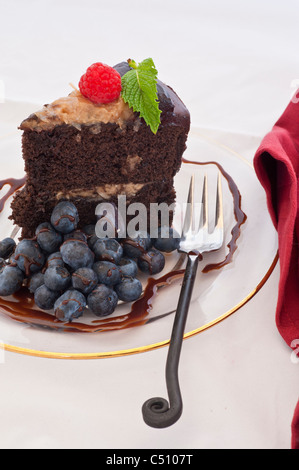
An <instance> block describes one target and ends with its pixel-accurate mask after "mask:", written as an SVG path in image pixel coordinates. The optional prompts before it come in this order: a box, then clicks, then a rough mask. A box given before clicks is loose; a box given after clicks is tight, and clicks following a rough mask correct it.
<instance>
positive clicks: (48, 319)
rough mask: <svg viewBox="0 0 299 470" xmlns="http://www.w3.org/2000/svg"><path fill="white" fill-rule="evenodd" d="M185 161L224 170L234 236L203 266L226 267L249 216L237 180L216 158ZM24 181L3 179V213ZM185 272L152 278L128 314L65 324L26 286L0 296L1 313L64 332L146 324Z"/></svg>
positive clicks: (0, 207) (0, 183) (206, 269)
mask: <svg viewBox="0 0 299 470" xmlns="http://www.w3.org/2000/svg"><path fill="white" fill-rule="evenodd" d="M183 162H184V163H186V164H195V165H216V166H217V168H218V169H219V170H220V172H221V173H222V175H223V177H224V178H225V179H226V180H227V183H228V187H229V190H230V192H231V194H232V197H233V203H234V216H235V220H236V224H235V225H234V227H233V228H232V231H231V235H232V238H231V240H230V241H229V243H228V245H227V247H228V248H229V252H228V254H227V255H226V257H225V259H224V260H222V261H221V262H219V263H215V264H209V265H206V266H205V267H204V268H203V270H202V272H203V273H208V272H210V271H212V270H215V269H220V268H222V267H223V266H225V265H227V264H229V263H231V262H232V259H233V255H234V253H235V251H236V249H237V240H238V238H239V236H240V233H241V226H242V224H244V222H245V221H246V218H247V217H246V214H245V213H244V212H243V211H242V209H241V194H240V192H239V190H238V187H237V185H236V183H235V182H234V180H233V178H232V177H231V176H230V175H229V174H228V173H227V172H226V171H225V170H224V168H223V167H222V166H221V165H220V164H219V163H217V162H214V161H210V162H193V161H189V160H185V159H183ZM25 180H26V178H22V179H19V180H17V179H14V178H9V179H6V180H3V181H0V189H2V188H3V186H4V185H5V184H8V185H10V189H9V191H8V192H7V193H6V194H5V196H3V197H2V198H1V199H0V213H1V211H2V210H3V208H4V205H5V202H6V201H7V199H8V198H9V197H10V196H11V195H12V194H13V193H14V192H15V191H17V190H18V189H20V188H21V187H22V186H23V185H24V183H25ZM184 273H185V270H184V269H178V270H173V271H171V272H169V273H167V274H165V275H164V276H162V277H160V278H158V279H154V278H149V279H148V281H147V285H146V287H145V290H144V293H143V296H142V297H141V298H140V299H138V300H137V301H136V302H134V303H133V304H132V306H131V310H130V312H128V313H127V314H125V315H118V316H111V317H108V318H101V319H94V320H92V321H91V322H90V323H89V324H88V323H87V322H86V323H82V322H80V321H78V320H76V321H74V322H72V323H64V322H62V321H60V320H58V319H57V318H56V317H55V316H54V315H53V314H51V313H47V312H45V311H42V310H40V309H39V308H38V307H37V306H36V305H35V303H34V297H33V295H32V294H30V292H29V291H28V289H27V288H26V287H22V288H21V289H20V290H19V291H18V292H17V293H15V294H14V295H13V296H11V297H10V298H5V297H4V298H3V297H0V312H1V313H3V314H5V315H6V316H8V317H10V318H11V319H13V320H16V321H19V322H22V323H27V324H29V325H37V326H40V327H48V328H51V329H56V330H62V331H71V332H80V333H95V332H103V331H111V330H119V329H125V328H131V327H135V326H140V325H144V324H146V323H147V322H149V321H151V320H152V319H149V318H148V315H149V313H150V311H151V310H152V308H153V301H154V299H155V297H156V295H157V291H158V290H159V289H160V288H162V287H165V286H167V285H170V284H171V283H172V282H174V281H176V280H179V279H182V278H183V276H184ZM169 313H172V312H169ZM165 315H167V314H164V315H162V316H165Z"/></svg>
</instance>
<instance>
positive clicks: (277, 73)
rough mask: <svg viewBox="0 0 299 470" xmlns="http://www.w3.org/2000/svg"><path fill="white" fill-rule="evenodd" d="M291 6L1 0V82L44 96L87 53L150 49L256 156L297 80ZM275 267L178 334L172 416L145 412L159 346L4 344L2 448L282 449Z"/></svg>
mask: <svg viewBox="0 0 299 470" xmlns="http://www.w3.org/2000/svg"><path fill="white" fill-rule="evenodd" d="M298 14H299V4H298V2H297V1H296V0H294V1H292V0H286V1H284V2H281V1H277V0H271V1H270V0H263V1H261V0H259V1H258V0H251V1H250V2H249V1H248V2H239V1H237V0H227V1H225V2H222V1H221V0H210V1H209V2H206V1H204V0H185V1H183V2H182V1H179V0H171V1H170V0H151V1H145V0H127V1H126V2H124V1H121V0H114V1H113V2H107V1H105V2H104V1H102V0H98V1H96V0H85V2H82V1H79V0H72V1H67V0H59V1H58V0H51V1H50V0H39V1H36V0H27V1H26V2H24V1H21V0H11V1H9V2H8V1H5V0H0V15H1V28H0V57H1V61H0V81H1V80H2V84H3V83H4V85H5V98H6V100H13V101H24V102H33V103H37V104H41V103H45V102H50V101H52V100H54V99H56V98H57V97H59V96H64V95H66V94H67V93H68V92H69V90H70V87H69V83H70V82H72V83H74V84H77V82H78V79H79V78H80V75H81V74H82V72H84V70H85V69H86V68H87V67H88V66H89V65H90V64H91V63H93V62H96V61H103V62H106V63H108V64H110V65H113V64H115V63H117V62H120V61H122V60H126V59H127V58H129V57H130V58H134V59H135V60H137V61H140V60H142V59H144V58H146V57H153V58H154V60H155V63H156V66H157V68H158V70H159V77H160V78H161V79H162V80H163V81H165V82H166V83H169V84H170V85H171V86H172V87H173V88H174V89H175V90H176V91H177V92H178V94H179V95H180V96H181V97H182V98H183V100H184V102H185V103H186V105H187V107H188V108H189V110H190V112H191V116H192V124H193V125H196V126H199V127H201V128H208V129H210V130H211V129H212V130H213V129H215V131H217V132H219V131H220V132H221V133H222V135H223V136H224V140H225V138H227V139H229V140H230V142H232V141H233V143H234V146H235V148H237V150H238V151H239V152H241V153H244V154H246V155H247V156H248V155H251V156H253V154H254V151H255V149H256V147H257V145H258V143H259V142H260V140H261V138H262V137H263V135H264V134H265V133H266V132H268V130H270V128H271V127H272V125H273V124H274V122H275V121H276V119H277V118H278V117H279V116H280V114H281V113H282V112H283V110H284V108H285V107H286V105H287V103H288V101H289V99H290V96H291V93H292V92H293V91H294V89H295V88H294V87H295V85H296V84H297V85H298V80H297V78H298V76H299V75H298V66H297V63H298V60H297V57H298V39H299V30H298V21H297V19H298ZM0 106H1V104H0ZM0 159H1V167H2V166H3V165H5V159H4V158H3V156H2V155H1V156H0ZM278 280H279V267H278V266H277V267H276V268H275V271H274V273H273V275H272V276H271V277H270V279H269V280H268V282H267V283H266V284H265V286H264V287H263V288H262V290H261V291H260V292H259V293H258V294H257V295H256V296H255V297H254V298H253V299H252V300H251V301H250V302H249V303H248V304H247V305H245V306H244V307H243V308H242V309H241V310H239V311H238V312H237V313H236V314H234V315H232V316H231V317H229V318H228V319H227V320H225V321H224V322H222V323H220V324H218V325H217V326H215V327H213V328H211V329H209V330H207V331H205V332H203V333H201V334H200V335H197V336H195V337H192V338H190V339H188V340H187V341H185V342H184V345H183V351H182V357H181V362H180V378H181V387H182V394H183V398H184V413H183V416H182V418H181V419H180V421H179V422H178V423H177V424H175V425H174V426H172V427H170V428H168V429H163V430H155V429H152V428H149V427H147V426H146V425H145V424H144V422H143V420H142V416H141V412H140V408H141V406H142V404H143V402H144V400H145V399H147V398H149V397H150V396H155V395H157V394H161V395H162V396H163V393H164V394H165V393H166V391H165V382H164V364H165V359H166V354H167V349H166V348H162V349H159V350H156V351H154V352H148V353H144V354H138V355H134V356H128V357H122V358H113V359H106V360H104V359H100V360H94V361H64V360H51V359H43V358H35V357H29V356H22V355H18V354H15V353H9V352H7V351H5V352H4V357H2V359H3V360H2V361H1V364H0V380H1V394H0V397H1V400H0V415H1V430H0V447H1V448H3V449H5V448H11V449H15V448H99V449H101V448H102V449H117V448H122V449H141V448H148V449H167V448H168V449H179V448H185V449H204V448H209V449H216V448H235V449H237V448H267V449H274V448H275V449H277V448H286V449H288V448H290V440H291V429H290V424H291V419H292V416H293V412H294V408H295V405H296V403H297V399H298V389H299V374H298V367H299V365H298V364H294V363H293V362H292V361H291V351H290V350H289V348H288V347H287V346H286V345H285V344H284V342H283V340H282V339H281V337H280V336H279V334H278V332H277V329H276V326H275V306H276V298H277V288H278Z"/></svg>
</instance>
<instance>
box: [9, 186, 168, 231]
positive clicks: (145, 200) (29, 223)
mask: <svg viewBox="0 0 299 470" xmlns="http://www.w3.org/2000/svg"><path fill="white" fill-rule="evenodd" d="M118 194H119V193H117V194H115V195H113V196H110V197H109V199H104V198H103V197H101V196H99V195H98V196H95V195H94V196H88V197H86V196H85V197H83V196H75V195H73V196H70V197H68V198H67V199H68V200H70V201H72V202H73V203H74V204H75V205H76V207H77V209H78V212H79V218H80V221H79V228H82V227H83V226H84V225H87V224H91V223H96V221H97V218H96V215H95V210H96V207H97V205H98V204H99V203H101V202H106V201H109V202H111V203H114V204H116V205H117V202H118V199H117V196H118ZM64 199H66V198H63V197H62V198H59V195H58V198H57V194H56V192H55V191H54V192H53V191H52V192H48V191H39V192H36V191H35V190H34V187H33V186H30V185H26V186H25V187H24V189H22V190H21V191H19V192H18V193H17V194H16V196H15V198H14V200H13V202H12V219H13V220H14V221H15V223H16V224H17V225H19V226H20V227H22V237H23V238H31V237H33V236H34V233H35V229H36V227H37V225H38V224H40V223H41V222H47V221H49V220H50V217H51V213H52V211H53V208H54V207H55V205H56V204H57V202H59V201H60V200H64ZM126 202H127V205H129V204H131V203H135V202H139V203H142V204H144V205H145V207H146V208H147V213H148V214H147V215H148V217H147V223H148V224H149V223H150V203H157V204H160V203H162V202H164V203H166V204H168V205H171V204H173V203H174V202H175V190H174V188H173V180H172V179H170V180H167V181H164V182H157V183H151V184H146V185H144V186H143V187H142V188H141V189H140V190H139V191H138V192H137V193H136V194H134V195H131V196H126ZM136 215H137V214H136ZM132 217H134V215H132V216H128V217H127V221H129V220H130V219H131V218H132ZM171 219H172V211H171V212H170V222H171Z"/></svg>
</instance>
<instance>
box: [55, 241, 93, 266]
mask: <svg viewBox="0 0 299 470" xmlns="http://www.w3.org/2000/svg"><path fill="white" fill-rule="evenodd" d="M60 253H61V256H62V259H63V261H64V262H65V263H66V264H67V265H68V266H70V267H71V268H72V269H74V270H76V269H79V268H91V267H92V265H93V262H94V254H93V252H92V251H91V250H90V248H89V247H88V245H87V243H85V242H83V241H82V240H66V241H65V242H64V243H63V244H62V245H61V247H60Z"/></svg>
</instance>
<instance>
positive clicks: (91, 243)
mask: <svg viewBox="0 0 299 470" xmlns="http://www.w3.org/2000/svg"><path fill="white" fill-rule="evenodd" d="M98 240H100V239H99V237H97V236H96V234H94V235H90V237H89V238H88V240H87V243H88V246H89V248H90V249H91V250H93V248H94V245H95V244H96V242H97V241H98Z"/></svg>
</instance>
